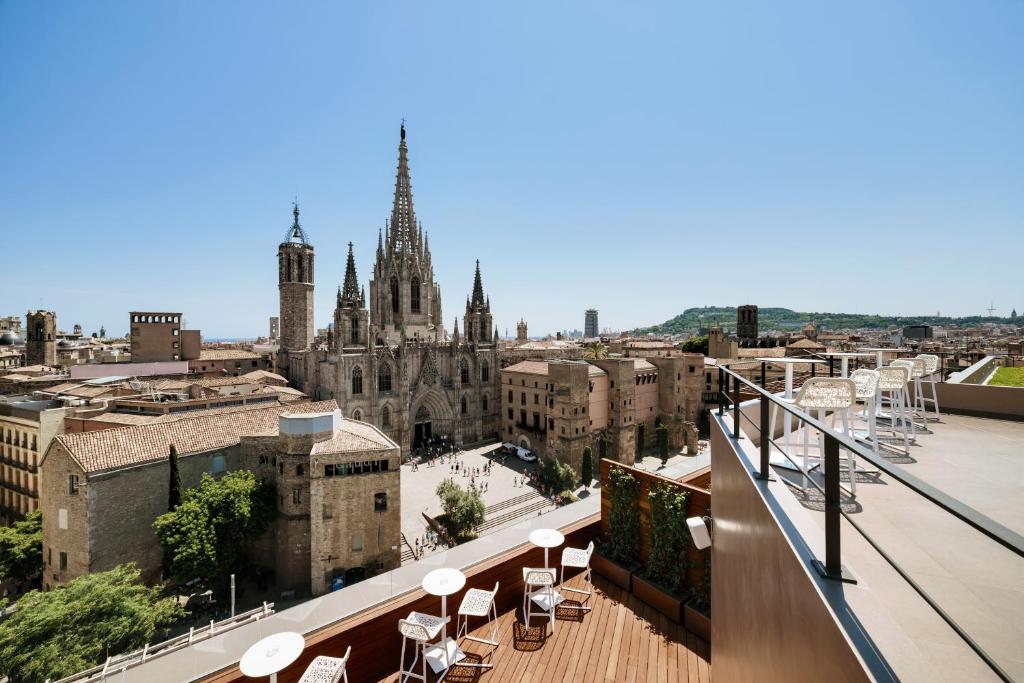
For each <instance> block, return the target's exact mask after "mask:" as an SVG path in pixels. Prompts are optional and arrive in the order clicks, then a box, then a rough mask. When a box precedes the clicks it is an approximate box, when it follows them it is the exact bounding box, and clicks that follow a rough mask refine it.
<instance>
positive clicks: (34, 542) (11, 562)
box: [0, 510, 43, 583]
mask: <svg viewBox="0 0 1024 683" xmlns="http://www.w3.org/2000/svg"><path fill="white" fill-rule="evenodd" d="M42 572H43V513H42V512H40V511H39V510H36V511H34V512H30V513H28V514H27V515H25V519H23V520H22V521H20V522H15V523H14V525H13V526H9V527H0V581H14V582H17V583H25V582H29V581H32V582H35V581H38V580H39V577H40V576H41V575H42Z"/></svg>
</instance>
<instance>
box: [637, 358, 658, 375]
mask: <svg viewBox="0 0 1024 683" xmlns="http://www.w3.org/2000/svg"><path fill="white" fill-rule="evenodd" d="M633 369H634V370H635V371H637V372H648V371H650V370H654V369H655V367H654V363H652V362H651V361H649V360H646V359H644V358H636V359H634V360H633Z"/></svg>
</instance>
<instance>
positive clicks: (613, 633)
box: [381, 575, 711, 683]
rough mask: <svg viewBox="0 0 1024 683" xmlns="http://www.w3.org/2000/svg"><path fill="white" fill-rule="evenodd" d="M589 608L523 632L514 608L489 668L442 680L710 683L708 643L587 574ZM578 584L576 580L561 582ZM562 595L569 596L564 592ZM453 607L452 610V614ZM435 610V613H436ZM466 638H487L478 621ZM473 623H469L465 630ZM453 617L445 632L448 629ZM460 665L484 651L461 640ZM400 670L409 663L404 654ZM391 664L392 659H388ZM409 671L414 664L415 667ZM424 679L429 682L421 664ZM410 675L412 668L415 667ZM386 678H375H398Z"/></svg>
mask: <svg viewBox="0 0 1024 683" xmlns="http://www.w3.org/2000/svg"><path fill="white" fill-rule="evenodd" d="M594 582H595V589H596V591H595V593H594V595H593V596H592V597H591V598H590V604H591V605H592V606H593V609H592V610H591V611H590V612H584V613H581V612H577V611H573V610H564V609H560V610H558V611H557V612H556V624H555V632H554V634H552V633H551V632H550V628H549V627H548V626H547V622H545V621H542V620H541V619H540V618H537V617H534V618H532V619H531V620H530V621H531V628H530V629H527V628H526V627H525V624H524V623H523V620H522V615H521V611H520V610H518V609H516V610H510V611H508V612H505V613H503V614H500V615H499V616H498V624H499V626H498V628H499V631H498V633H499V641H500V643H501V645H500V646H499V647H498V649H497V650H496V651H495V653H494V659H493V662H494V668H493V669H490V670H487V669H476V668H471V667H466V666H458V665H456V666H455V667H453V668H452V670H451V671H450V672H449V673H448V675H447V676H446V677H445V679H444V680H445V681H451V683H470V682H471V681H480V682H481V683H486V682H487V681H516V682H519V681H522V682H523V683H530V682H535V683H541V682H543V683H554V682H557V681H566V682H567V681H615V682H616V683H634V682H636V683H644V682H646V681H651V682H652V683H710V681H711V665H710V661H709V660H710V656H711V652H710V646H709V645H708V643H707V642H706V641H704V640H701V639H700V638H698V637H697V636H695V635H693V634H692V633H690V632H688V631H687V630H686V629H684V628H683V627H682V626H680V625H678V624H674V623H670V622H669V620H668V619H667V618H665V617H664V616H662V615H661V614H660V613H658V612H656V611H654V610H653V609H651V608H649V607H648V606H647V605H645V604H644V603H642V602H640V601H639V600H637V599H636V598H635V597H633V595H631V594H629V593H625V592H624V591H622V590H621V589H619V588H618V587H616V586H613V585H611V584H610V583H608V582H607V581H605V580H604V579H602V578H601V577H599V576H596V575H595V576H594ZM568 584H569V585H575V586H580V585H582V581H581V577H579V576H577V577H574V578H573V579H572V580H570V581H568ZM568 595H569V596H573V595H574V594H572V593H569V594H568ZM457 608H458V605H457V604H456V605H454V606H453V607H452V610H453V611H454V610H455V609H457ZM438 611H440V610H438ZM479 624H480V625H479V627H478V628H477V629H476V630H475V632H474V635H477V636H479V637H490V629H491V627H489V626H486V627H485V626H483V625H482V621H481V622H479ZM475 625H478V622H476V621H471V622H470V626H471V627H472V626H475ZM454 629H455V626H454V618H453V621H452V624H450V625H449V634H450V635H452V634H453V632H454ZM462 649H463V650H464V651H465V652H466V653H467V654H468V655H469V656H468V658H467V661H476V662H479V661H481V658H482V657H483V656H484V655H485V653H486V652H487V651H488V649H489V648H488V646H486V645H483V644H480V643H475V642H473V641H464V643H463V645H462ZM406 657H407V660H406V666H408V664H409V662H411V660H412V655H411V654H410V653H407V654H406ZM396 664H397V662H396ZM416 665H417V667H419V666H420V663H419V662H417V664H416ZM427 671H428V676H430V678H429V680H431V681H433V680H435V679H434V678H433V676H432V674H431V673H430V669H429V667H428V669H427ZM417 673H418V670H417ZM398 680H399V679H398V675H397V674H394V675H391V676H388V677H386V678H383V679H381V681H382V682H383V681H387V682H388V683H393V682H394V681H398Z"/></svg>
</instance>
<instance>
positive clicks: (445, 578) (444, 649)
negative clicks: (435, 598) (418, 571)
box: [422, 567, 466, 680]
mask: <svg viewBox="0 0 1024 683" xmlns="http://www.w3.org/2000/svg"><path fill="white" fill-rule="evenodd" d="M422 585H423V590H425V591H426V592H427V593H430V594H431V595H439V596H441V622H442V623H441V643H442V644H443V646H442V645H435V646H434V647H432V648H429V649H428V650H427V662H428V663H429V664H430V668H431V669H433V670H434V673H435V674H436V673H440V672H441V671H444V672H445V673H448V671H447V670H448V669H449V668H450V667H451V665H452V664H455V663H456V662H458V661H459V660H462V659H465V657H466V653H464V652H463V651H462V650H460V649H459V646H458V644H457V643H456V642H455V640H454V639H452V638H449V637H448V596H449V595H452V594H454V593H458V592H459V591H460V590H462V587H463V586H465V585H466V575H465V574H463V573H462V572H460V571H459V570H458V569H449V568H447V567H442V568H441V569H435V570H434V571H432V572H430V573H429V574H427V575H426V576H424V577H423V584H422ZM441 678H444V675H442V676H441V677H440V678H438V679H437V680H441Z"/></svg>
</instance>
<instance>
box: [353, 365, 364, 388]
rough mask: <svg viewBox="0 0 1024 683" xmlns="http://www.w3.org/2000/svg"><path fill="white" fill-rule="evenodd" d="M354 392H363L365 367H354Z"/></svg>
mask: <svg viewBox="0 0 1024 683" xmlns="http://www.w3.org/2000/svg"><path fill="white" fill-rule="evenodd" d="M352 393H353V394H356V395H358V394H362V393H363V369H362V368H361V367H359V366H358V365H357V366H356V367H354V368H352Z"/></svg>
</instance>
